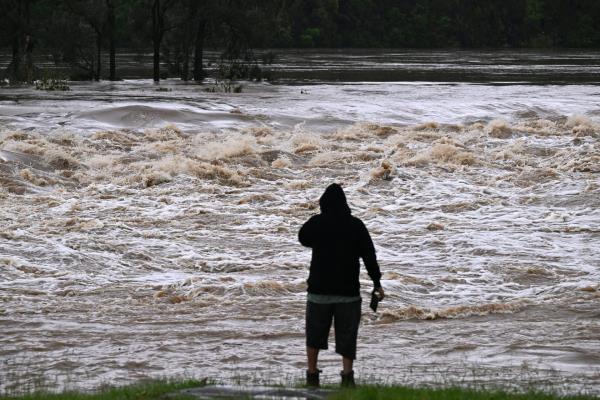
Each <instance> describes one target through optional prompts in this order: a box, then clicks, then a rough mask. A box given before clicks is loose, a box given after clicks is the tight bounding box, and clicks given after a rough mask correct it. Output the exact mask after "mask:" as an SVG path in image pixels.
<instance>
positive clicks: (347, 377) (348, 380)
mask: <svg viewBox="0 0 600 400" xmlns="http://www.w3.org/2000/svg"><path fill="white" fill-rule="evenodd" d="M340 376H341V377H342V387H345V388H355V387H356V383H354V371H350V372H348V373H347V374H344V371H342V372H340Z"/></svg>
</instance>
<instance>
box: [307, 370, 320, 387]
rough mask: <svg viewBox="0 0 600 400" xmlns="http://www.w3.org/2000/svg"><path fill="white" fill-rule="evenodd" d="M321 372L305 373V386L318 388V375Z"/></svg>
mask: <svg viewBox="0 0 600 400" xmlns="http://www.w3.org/2000/svg"><path fill="white" fill-rule="evenodd" d="M320 373H321V370H320V369H318V370H317V372H308V371H306V386H308V387H319V386H320V384H319V374H320Z"/></svg>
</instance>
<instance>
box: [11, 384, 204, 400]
mask: <svg viewBox="0 0 600 400" xmlns="http://www.w3.org/2000/svg"><path fill="white" fill-rule="evenodd" d="M206 384H207V382H206V380H205V379H203V380H195V379H187V380H177V381H175V380H153V381H146V382H140V383H137V384H134V385H129V386H122V387H109V388H105V389H102V390H99V391H97V392H92V393H85V392H76V391H72V392H71V391H67V392H62V393H51V392H43V391H42V392H35V393H30V394H25V395H18V396H10V395H9V396H0V399H1V400H41V399H44V400H45V399H48V400H150V399H166V398H167V397H166V396H164V395H165V394H166V393H173V392H177V391H178V390H181V389H189V388H194V387H201V386H205V385H206ZM190 398H191V397H189V396H184V395H177V396H171V395H170V396H168V399H169V400H188V399H190Z"/></svg>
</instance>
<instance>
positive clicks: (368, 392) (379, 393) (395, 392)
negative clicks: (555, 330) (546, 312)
mask: <svg viewBox="0 0 600 400" xmlns="http://www.w3.org/2000/svg"><path fill="white" fill-rule="evenodd" d="M525 399H533V400H558V399H561V400H567V399H568V400H591V399H597V397H594V396H588V395H577V396H560V395H557V394H548V393H541V392H529V393H514V392H502V391H494V390H489V391H488V390H481V391H479V390H472V389H461V388H447V389H428V388H424V389H417V388H407V387H401V386H370V385H367V386H358V387H357V388H356V389H345V390H341V391H339V392H336V393H334V394H333V395H332V396H331V397H330V400H525Z"/></svg>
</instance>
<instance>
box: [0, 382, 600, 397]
mask: <svg viewBox="0 0 600 400" xmlns="http://www.w3.org/2000/svg"><path fill="white" fill-rule="evenodd" d="M205 385H207V381H206V380H205V379H204V380H194V379H188V380H178V381H175V380H158V381H147V382H140V383H137V384H135V385H130V386H123V387H116V388H105V389H103V390H99V391H97V392H93V393H83V392H70V391H67V392H62V393H49V392H36V393H31V394H25V395H18V396H0V400H41V399H48V400H153V399H161V400H192V399H195V398H194V397H190V396H185V395H183V394H177V391H179V390H181V389H188V388H194V387H201V386H205ZM327 388H328V389H334V390H336V389H337V387H328V386H327ZM167 394H169V395H168V396H167ZM525 399H533V400H559V399H560V400H592V399H598V397H594V396H590V395H575V396H560V395H557V394H549V393H542V392H529V393H516V392H503V391H498V390H473V389H463V388H446V389H433V388H422V389H418V388H409V387H403V386H385V385H360V386H358V387H357V388H356V389H342V390H338V391H335V392H334V393H332V395H331V396H330V397H329V398H328V400H525Z"/></svg>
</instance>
